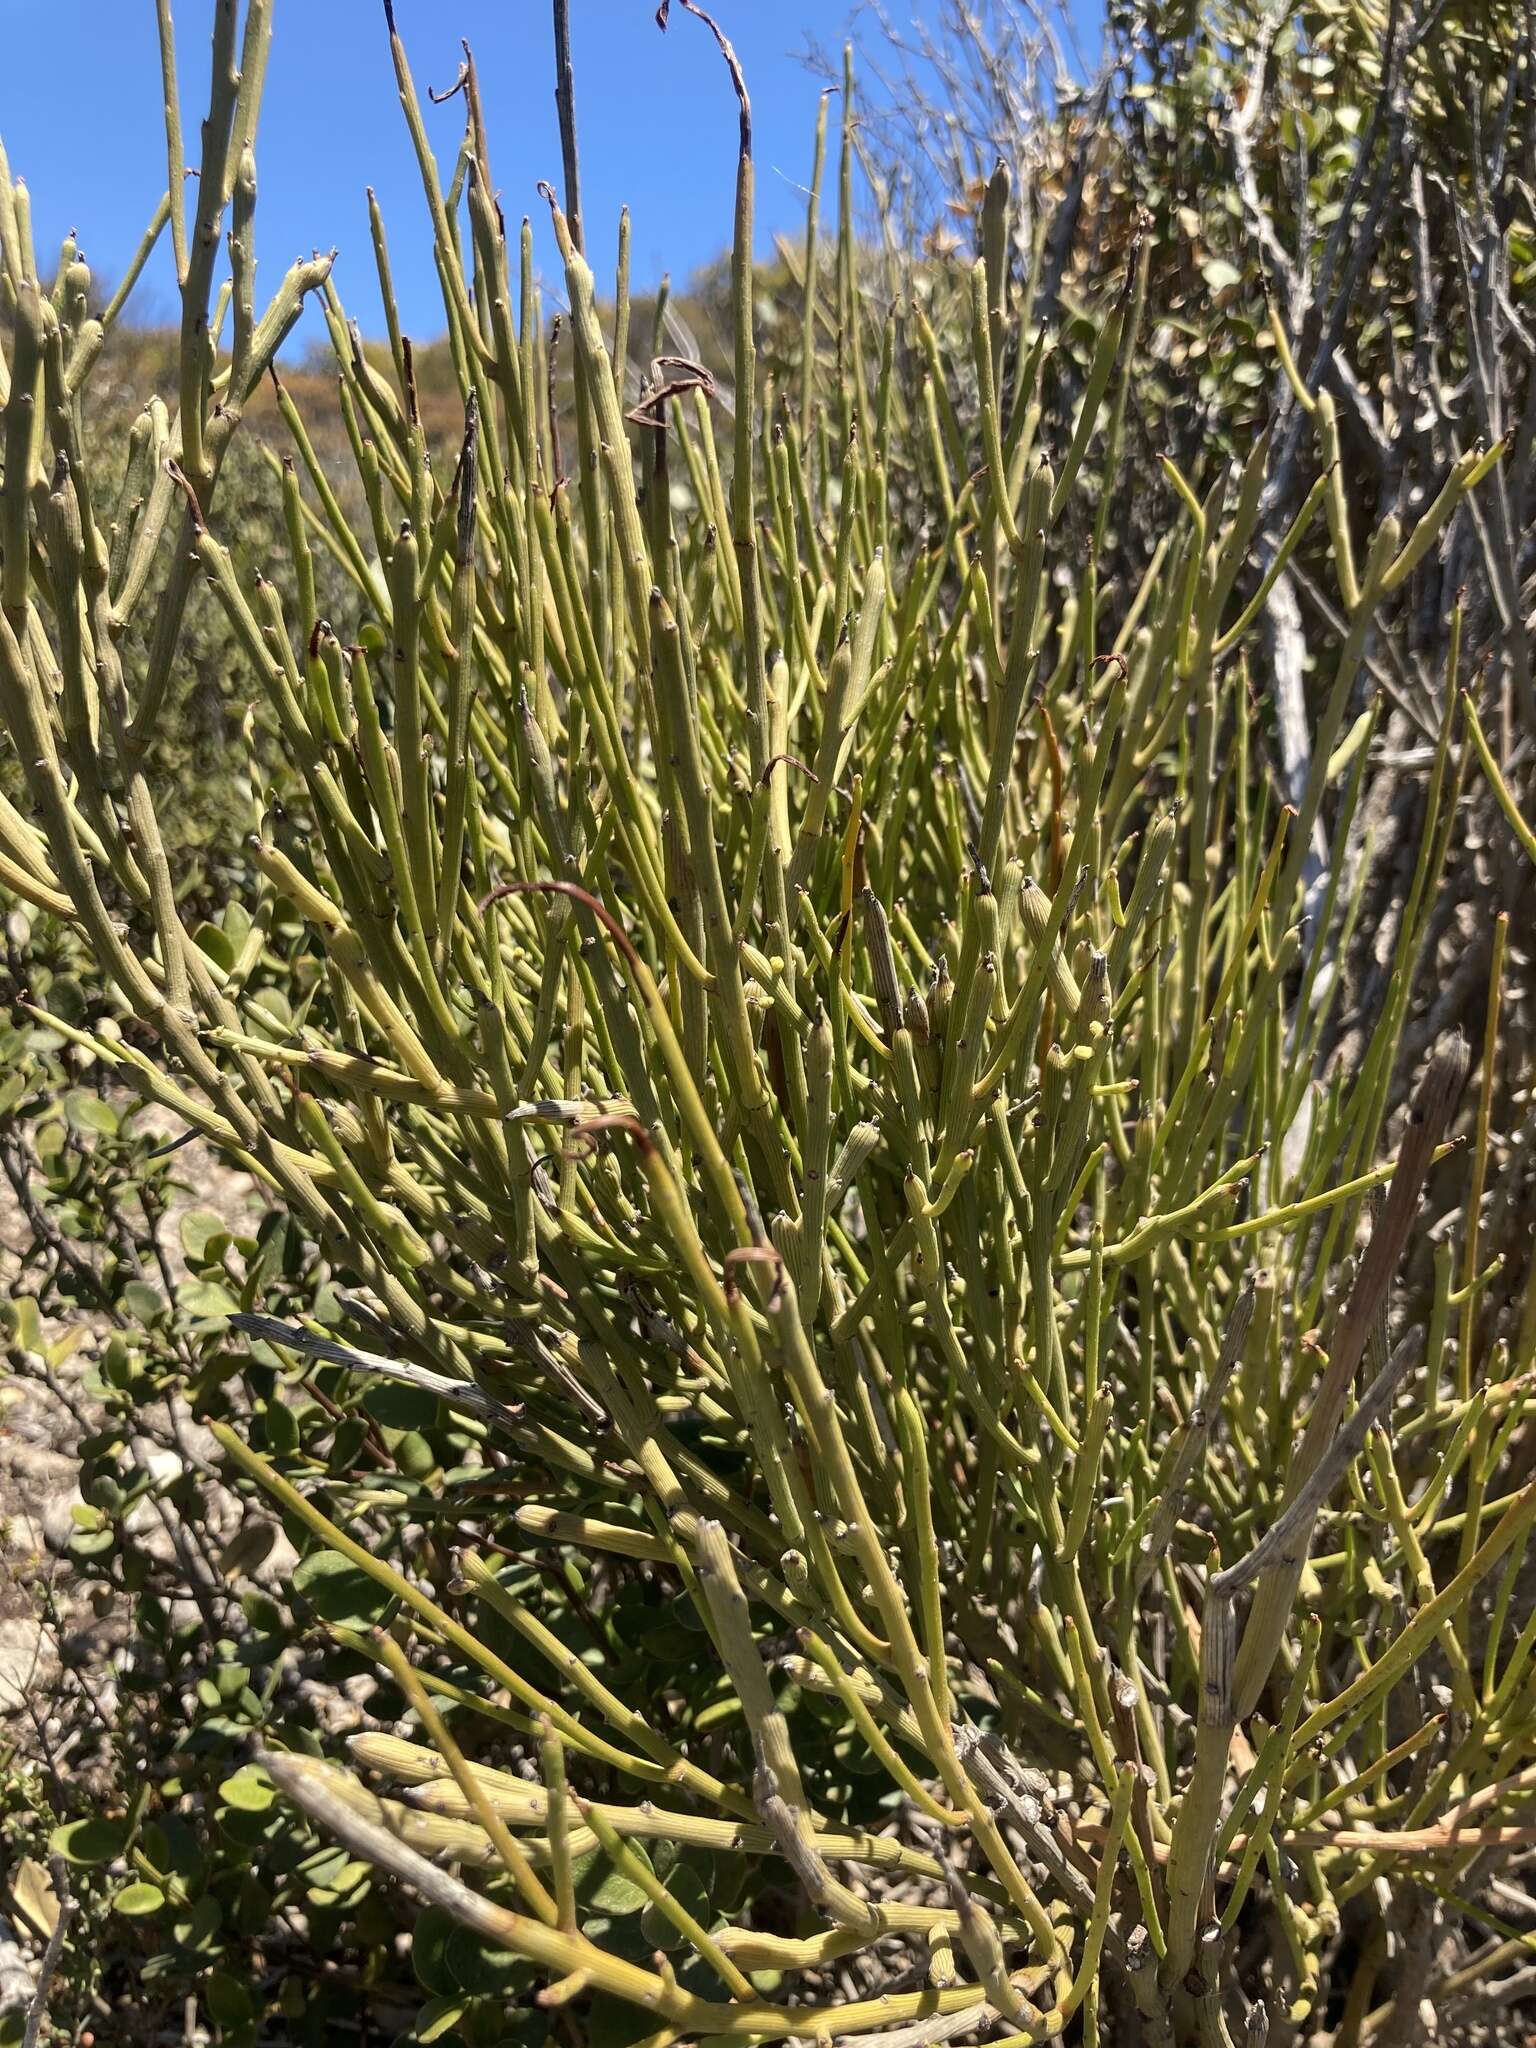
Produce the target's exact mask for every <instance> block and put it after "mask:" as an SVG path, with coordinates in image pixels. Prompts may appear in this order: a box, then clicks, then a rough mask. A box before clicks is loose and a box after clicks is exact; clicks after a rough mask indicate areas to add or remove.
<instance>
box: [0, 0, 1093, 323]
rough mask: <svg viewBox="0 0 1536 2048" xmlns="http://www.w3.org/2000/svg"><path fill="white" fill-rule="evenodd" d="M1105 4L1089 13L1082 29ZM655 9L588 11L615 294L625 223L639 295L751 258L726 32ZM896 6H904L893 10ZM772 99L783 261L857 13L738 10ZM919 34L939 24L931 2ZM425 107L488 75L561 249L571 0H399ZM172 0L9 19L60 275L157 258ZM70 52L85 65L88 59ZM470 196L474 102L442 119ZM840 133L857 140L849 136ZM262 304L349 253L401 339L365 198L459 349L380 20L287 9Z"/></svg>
mask: <svg viewBox="0 0 1536 2048" xmlns="http://www.w3.org/2000/svg"><path fill="white" fill-rule="evenodd" d="M1091 5H1092V0H1074V11H1075V12H1076V13H1077V14H1078V16H1079V18H1082V17H1083V16H1085V15H1087V14H1088V12H1089V10H1090V7H1091ZM212 11H213V10H212V5H211V0H176V6H175V14H176V25H177V40H178V58H179V63H180V70H181V89H182V102H183V108H184V116H183V118H184V125H185V129H186V148H187V155H188V158H189V160H190V161H192V162H194V163H195V162H196V152H197V143H198V122H199V118H200V115H201V111H202V108H203V106H204V103H205V99H204V96H205V92H206V81H207V65H208V55H207V50H208V36H209V30H210V24H211V20H212ZM654 11H655V10H654V0H574V4H573V6H572V10H571V12H572V16H573V23H572V40H573V45H574V59H575V70H576V85H577V115H578V127H579V133H580V142H581V153H582V172H583V192H582V201H583V210H584V213H585V215H586V222H587V236H588V247H589V252H590V254H591V256H592V259H593V261H594V264H595V266H596V267H597V268H598V271H599V276H600V278H605V277H607V276H609V275H611V267H612V263H613V256H614V250H615V246H616V230H617V221H618V214H619V209H620V206H621V205H623V204H625V203H627V204H628V206H629V208H630V213H631V219H632V224H633V242H632V264H633V275H634V279H635V283H636V286H637V288H639V287H644V286H648V285H652V284H654V283H655V282H656V281H657V280H658V279H659V277H660V276H661V274H662V272H663V271H670V272H671V273H672V276H673V278H674V279H675V280H676V281H677V282H678V283H679V284H681V283H683V282H684V281H685V280H686V279H687V277H688V276H689V275H690V274H691V273H692V272H693V271H694V270H696V269H697V268H699V267H700V266H701V265H703V264H705V263H707V262H708V261H709V260H710V259H711V258H713V257H714V256H716V255H718V254H719V252H720V251H721V249H722V248H723V247H725V246H726V244H727V243H728V242H729V239H730V233H731V218H732V189H733V180H734V171H735V148H736V112H735V102H734V100H733V98H732V96H731V93H730V89H729V84H728V80H727V77H726V73H725V69H724V66H723V65H722V63H721V61H720V58H719V55H718V53H717V51H716V49H715V46H714V43H713V39H712V38H711V37H710V35H709V34H708V32H707V30H706V29H705V28H704V27H703V25H702V24H701V23H700V22H698V21H696V20H694V19H691V18H690V17H689V16H688V15H686V14H684V13H683V12H682V11H681V9H680V8H678V7H676V6H674V8H673V12H672V25H671V27H670V29H669V30H668V32H667V34H666V35H665V36H662V35H661V34H659V33H658V31H657V29H656V27H655V23H654V19H653V16H654ZM895 11H896V10H894V9H893V12H895ZM714 12H715V13H716V15H717V18H718V19H719V21H720V23H721V25H722V27H723V28H724V29H725V31H726V33H727V34H728V35H729V36H730V37H731V39H732V41H733V42H734V43H735V46H736V49H737V53H738V55H739V56H740V58H741V61H742V66H743V69H744V71H745V73H746V77H747V83H748V88H749V90H750V92H751V95H752V101H753V112H754V117H755V131H756V150H755V154H756V161H757V182H758V222H759V246H760V249H761V250H763V251H766V250H768V249H770V248H771V246H772V234H773V231H774V230H775V229H792V228H794V227H795V226H796V225H797V224H798V223H799V222H800V221H801V220H802V219H803V217H804V196H803V192H802V189H801V188H802V186H803V184H804V183H805V181H806V180H807V179H808V178H809V175H810V165H811V150H812V140H813V128H814V120H815V107H816V97H817V90H818V83H819V81H818V80H817V78H816V77H815V76H814V75H813V74H812V73H811V72H810V71H809V70H807V68H806V67H805V65H804V63H803V62H802V61H801V54H800V53H801V52H802V51H803V49H804V45H805V39H806V35H807V32H811V33H814V35H815V36H816V37H817V39H818V40H819V41H820V42H821V43H822V44H824V45H827V46H830V47H833V48H836V47H837V45H838V44H839V42H840V40H841V37H842V32H843V30H844V28H845V26H846V24H847V21H848V19H849V10H848V6H847V0H714ZM902 12H903V13H904V14H905V18H906V19H909V20H910V19H911V18H912V15H913V13H915V14H916V16H917V17H918V18H919V19H922V18H932V17H933V16H934V15H935V14H936V13H937V0H915V6H914V7H911V8H910V9H907V8H904V9H903V10H902ZM397 14H398V18H399V23H400V29H401V33H402V35H403V37H404V40H405V43H406V48H407V51H408V53H409V56H410V60H411V66H412V70H413V73H414V75H415V79H416V83H417V88H418V91H419V92H420V93H421V94H422V97H423V99H424V100H425V94H426V88H427V87H428V86H429V85H431V86H436V87H438V88H439V89H441V88H442V87H445V86H448V85H451V84H452V82H453V79H454V76H455V73H456V70H457V66H458V61H459V56H460V49H459V38H460V36H465V37H467V38H468V39H469V41H470V43H471V45H472V46H473V49H474V52H475V58H476V62H477V65H478V67H479V71H480V77H481V85H482V92H483V96H484V100H485V105H486V115H487V122H488V126H489V130H490V147H491V162H492V170H493V173H494V176H495V179H496V183H497V186H498V188H499V191H500V196H501V200H502V205H503V208H504V210H505V212H506V215H507V218H508V222H509V224H514V223H515V222H516V221H517V220H519V219H520V218H521V216H522V215H523V214H525V213H527V214H530V215H532V216H533V217H534V220H535V224H536V228H537V229H538V230H539V232H540V254H541V263H542V265H543V267H544V270H545V272H546V275H548V274H549V273H550V272H551V271H552V270H553V268H554V265H553V250H552V247H551V245H550V238H549V235H548V229H547V224H546V222H545V220H543V219H541V218H540V216H541V215H542V212H543V208H542V202H540V200H539V199H538V196H537V193H536V191H535V186H536V183H537V181H538V180H539V179H540V178H548V179H549V180H550V181H551V182H552V183H554V184H555V185H556V186H557V187H558V185H559V182H560V145H559V129H558V125H557V122H556V116H555V108H554V98H553V76H554V69H553V58H552V31H551V27H550V8H549V5H548V0H397ZM154 17H155V9H154V5H153V0H0V28H3V32H4V51H5V60H6V61H5V64H4V67H3V69H0V137H3V139H4V142H5V147H6V150H7V153H8V155H9V157H10V163H11V171H12V175H13V176H21V177H24V178H25V179H26V181H27V185H28V188H29V190H30V192H31V194H32V203H33V214H34V223H35V230H36V234H37V238H38V244H39V259H40V262H41V263H43V264H45V265H48V266H49V267H51V257H50V256H48V255H45V253H44V252H45V251H48V250H52V249H55V248H56V247H57V245H58V243H59V241H60V240H61V238H62V237H63V235H64V233H65V231H66V229H68V228H70V227H74V228H76V229H77V230H78V232H79V235H80V239H81V244H82V247H83V250H84V253H85V255H86V257H87V259H88V260H89V261H90V262H91V263H92V264H93V266H94V267H95V268H96V269H97V270H98V271H99V272H100V273H101V274H102V276H103V277H105V278H107V279H111V278H113V277H115V276H117V275H119V274H120V273H121V271H122V269H123V267H124V265H125V264H126V262H127V261H128V259H129V257H130V255H131V253H132V251H133V249H134V248H135V246H136V245H137V242H138V239H139V236H140V235H141V233H142V231H143V227H144V224H145V222H146V221H147V219H148V217H149V215H150V214H151V213H152V211H153V209H154V207H155V204H156V202H157V200H158V198H159V195H160V193H161V192H162V191H163V190H164V184H165V154H164V140H163V130H162V127H161V117H160V94H159V59H158V45H157V40H156V35H155V21H154ZM63 53H67V59H66V58H65V57H64V55H63ZM426 115H427V121H428V128H429V133H430V135H431V138H432V140H433V142H434V144H435V146H436V148H437V151H438V155H439V158H440V160H441V161H442V163H443V165H444V177H445V179H446V177H447V175H448V173H449V171H450V170H451V168H452V163H453V159H454V154H455V151H456V149H457V146H458V142H459V138H460V135H461V133H462V122H463V109H462V103H461V102H458V101H455V102H453V103H452V104H450V105H448V106H444V107H441V108H437V107H432V106H430V105H428V106H427V107H426ZM834 134H835V123H834ZM256 158H257V172H258V185H259V203H258V210H257V255H258V261H259V264H260V269H259V272H258V286H260V285H261V284H265V286H266V289H267V290H268V291H270V290H271V289H272V287H273V286H274V285H275V284H276V282H277V280H278V278H279V277H280V276H281V274H282V271H283V269H284V268H285V267H286V265H287V263H288V262H289V261H291V260H292V258H293V257H295V256H298V255H307V254H308V253H309V251H310V250H311V248H313V247H315V246H316V245H320V246H323V247H329V246H330V245H331V244H332V243H335V244H337V245H338V247H339V251H340V253H339V257H338V263H337V270H336V279H337V284H338V288H339V289H340V292H341V295H342V298H343V300H344V301H345V303H346V305H347V307H348V310H349V311H350V312H352V313H353V314H354V315H355V316H356V317H357V318H358V319H359V320H360V321H361V323H362V325H363V327H364V329H365V330H366V331H368V332H370V333H376V332H377V331H379V328H380V325H381V323H380V319H379V299H378V293H377V288H376V285H375V282H374V270H373V262H372V255H371V251H370V247H369V237H368V217H367V208H366V199H365V189H366V187H367V186H368V185H370V184H371V185H372V186H373V187H374V189H375V190H376V191H377V193H378V196H379V201H380V204H381V206H382V208H383V212H384V217H385V220H386V223H387V225H388V230H389V235H390V253H391V258H392V261H393V265H394V273H395V280H396V287H397V293H398V297H399V300H400V305H401V317H402V324H403V326H404V327H405V330H406V332H407V333H413V334H416V335H418V336H428V335H432V334H436V333H438V332H439V331H440V330H441V327H442V324H443V319H442V307H441V301H440V299H439V297H438V292H437V285H436V279H435V276H434V273H433V269H432V263H431V238H430V234H429V231H428V225H427V220H426V213H425V208H424V203H423V200H422V196H421V188H420V184H419V182H418V178H417V173H416V167H415V163H414V160H413V158H412V155H411V152H410V147H409V143H408V140H407V137H406V133H405V124H404V120H403V117H402V115H401V113H400V109H399V106H398V103H397V99H396V94H395V88H394V79H393V73H392V69H391V65H390V57H389V46H388V39H387V36H386V34H385V29H384V20H383V10H382V7H381V5H380V0H277V7H276V32H275V36H274V41H273V51H272V62H271V68H270V71H269V75H268V86H267V92H266V97H265V100H264V103H263V113H262V122H261V129H260V133H259V136H258V140H257V151H256ZM173 305H174V297H173V287H172V284H171V271H170V261H169V252H168V249H167V248H165V247H164V246H163V247H162V249H161V251H159V252H157V261H156V263H155V265H154V267H153V268H152V269H151V271H150V272H149V273H147V275H146V277H145V279H144V281H143V283H142V284H141V286H140V288H139V291H138V292H137V293H136V295H135V299H134V302H133V312H134V315H135V316H136V317H137V318H139V319H142V320H146V321H152V320H157V319H164V318H167V317H169V316H170V314H171V312H172V310H173Z"/></svg>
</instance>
